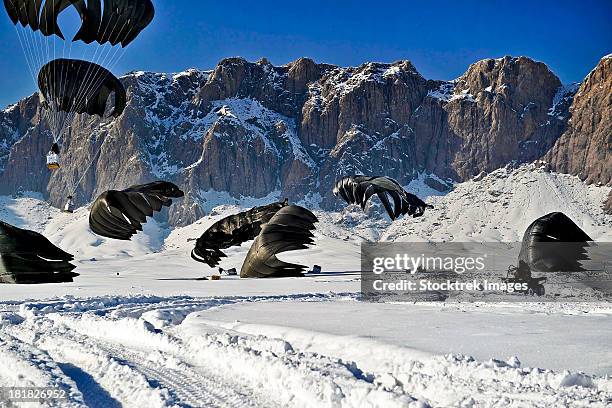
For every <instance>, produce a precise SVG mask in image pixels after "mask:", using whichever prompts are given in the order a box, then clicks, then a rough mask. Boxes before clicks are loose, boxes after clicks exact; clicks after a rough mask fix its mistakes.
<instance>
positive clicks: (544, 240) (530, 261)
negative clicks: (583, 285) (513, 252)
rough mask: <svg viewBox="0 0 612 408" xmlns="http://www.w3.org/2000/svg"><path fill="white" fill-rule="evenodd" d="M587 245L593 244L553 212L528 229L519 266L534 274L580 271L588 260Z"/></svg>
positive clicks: (586, 236)
mask: <svg viewBox="0 0 612 408" xmlns="http://www.w3.org/2000/svg"><path fill="white" fill-rule="evenodd" d="M589 241H593V240H592V239H591V237H589V236H588V235H587V233H586V232H584V231H583V230H582V229H580V227H579V226H578V225H576V223H574V221H572V220H571V219H570V218H569V217H568V216H567V215H565V214H563V213H561V212H553V213H550V214H547V215H545V216H543V217H540V218H538V219H537V220H535V221H534V222H532V223H531V225H529V227H527V230H526V231H525V234H524V235H523V241H522V244H521V251H520V253H519V263H520V262H524V263H525V264H526V265H527V266H528V267H529V269H530V270H531V271H534V272H576V271H583V270H584V269H583V268H582V266H581V264H580V263H581V261H584V260H587V259H589V255H588V250H587V248H588V247H589V244H588V242H589Z"/></svg>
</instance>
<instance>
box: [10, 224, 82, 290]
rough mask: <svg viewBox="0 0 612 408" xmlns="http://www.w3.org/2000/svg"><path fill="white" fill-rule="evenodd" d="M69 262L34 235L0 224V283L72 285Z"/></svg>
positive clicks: (41, 237) (38, 236) (68, 258)
mask: <svg viewBox="0 0 612 408" xmlns="http://www.w3.org/2000/svg"><path fill="white" fill-rule="evenodd" d="M73 259H74V257H73V256H72V255H70V254H69V253H67V252H64V251H62V250H61V249H59V248H58V247H56V246H55V245H53V244H52V243H51V242H50V241H49V240H48V239H47V238H45V237H44V236H42V235H41V234H39V233H38V232H34V231H28V230H24V229H20V228H17V227H15V226H13V225H10V224H7V223H5V222H2V221H0V283H19V284H32V283H56V282H72V279H73V278H74V277H75V276H79V275H78V274H77V273H74V272H72V271H73V270H74V269H75V268H76V266H74V265H72V264H71V263H70V261H72V260H73Z"/></svg>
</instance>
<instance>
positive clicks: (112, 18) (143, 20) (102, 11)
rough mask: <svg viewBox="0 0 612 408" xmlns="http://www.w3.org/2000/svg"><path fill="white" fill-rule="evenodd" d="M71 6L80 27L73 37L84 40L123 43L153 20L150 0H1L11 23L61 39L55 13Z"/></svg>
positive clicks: (125, 44) (75, 39) (132, 37)
mask: <svg viewBox="0 0 612 408" xmlns="http://www.w3.org/2000/svg"><path fill="white" fill-rule="evenodd" d="M70 6H73V7H74V8H75V9H76V11H77V12H78V13H79V16H80V17H81V28H80V29H79V31H78V33H77V34H76V35H75V37H74V39H73V41H78V40H81V41H83V42H85V43H87V44H89V43H92V42H94V41H95V42H98V43H99V44H105V43H107V42H108V43H110V44H111V45H117V44H119V43H121V45H122V46H123V47H126V46H127V45H128V44H129V43H131V42H132V41H133V40H134V39H135V38H136V37H138V35H139V34H140V33H141V32H142V31H143V30H144V29H145V28H146V27H147V26H148V25H149V24H150V23H151V21H153V17H154V15H155V8H154V7H153V3H152V2H151V0H104V1H103V2H102V1H101V0H87V1H86V0H44V4H43V0H4V8H5V9H6V12H7V13H8V15H9V18H10V19H11V21H12V22H13V24H18V23H19V24H21V25H22V26H23V27H27V26H29V27H30V28H32V30H33V31H38V30H40V32H41V33H42V34H43V35H44V36H47V37H48V36H51V35H57V36H58V37H60V38H61V39H64V34H63V33H62V30H61V29H60V27H59V26H58V22H57V19H58V16H59V15H60V14H61V13H62V12H63V11H64V10H66V9H67V8H68V7H70Z"/></svg>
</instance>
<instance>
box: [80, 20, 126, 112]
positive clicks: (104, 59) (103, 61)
mask: <svg viewBox="0 0 612 408" xmlns="http://www.w3.org/2000/svg"><path fill="white" fill-rule="evenodd" d="M126 26H127V22H125V23H124V24H123V26H122V27H121V30H120V33H122V32H123V31H124V30H125V27H126ZM116 28H117V21H116V22H115V24H114V26H113V27H112V29H111V32H114V31H115V29H116ZM108 29H109V27H106V28H105V31H104V33H102V36H103V37H104V36H105V35H106V32H107V30H108ZM101 48H102V49H103V51H102V52H101V53H100V55H98V56H97V58H96V55H97V50H96V53H95V54H94V58H93V59H92V62H93V63H94V64H96V65H99V66H101V67H103V68H104V67H105V66H106V65H107V64H108V63H110V62H111V61H113V59H114V58H115V57H116V55H117V53H118V52H119V50H120V48H117V49H115V50H113V47H106V50H104V46H103V47H101ZM124 52H125V50H124ZM121 56H123V54H121ZM109 57H110V59H109ZM115 63H116V61H115ZM113 65H114V64H113ZM91 68H92V66H90V67H89V68H88V71H87V72H86V74H85V79H84V81H83V83H82V84H80V85H79V88H78V91H77V95H79V98H77V100H75V101H74V103H73V106H72V108H71V109H73V108H74V105H75V104H76V106H78V104H80V103H82V102H83V98H85V100H86V99H87V98H88V97H89V93H90V91H91V90H95V89H96V88H97V87H99V86H100V85H102V83H103V81H104V80H105V78H99V77H97V76H98V75H97V74H99V72H98V70H97V69H96V68H94V71H95V72H93V73H91V72H90V70H91ZM110 70H111V69H108V71H110ZM83 88H84V89H85V91H83Z"/></svg>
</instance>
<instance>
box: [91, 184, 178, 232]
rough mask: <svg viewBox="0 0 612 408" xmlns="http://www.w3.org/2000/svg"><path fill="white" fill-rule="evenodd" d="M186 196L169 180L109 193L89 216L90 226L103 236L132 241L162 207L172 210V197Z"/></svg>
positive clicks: (100, 197)
mask: <svg viewBox="0 0 612 408" xmlns="http://www.w3.org/2000/svg"><path fill="white" fill-rule="evenodd" d="M184 195H185V194H184V193H183V192H182V191H181V190H180V189H179V188H178V187H177V186H176V185H175V184H172V183H170V182H168V181H155V182H153V183H149V184H143V185H137V186H132V187H129V188H127V189H125V190H122V191H116V190H109V191H105V192H104V193H102V194H100V196H99V197H98V198H97V199H96V201H94V203H93V206H92V208H91V211H90V213H89V226H90V228H91V230H92V231H93V232H95V233H96V234H98V235H102V236H103V237H107V238H113V239H120V240H125V241H127V240H129V239H130V238H132V236H133V235H134V234H136V233H138V231H142V224H143V223H146V222H147V217H151V216H153V212H154V211H161V209H162V207H170V206H171V205H172V198H179V197H183V196H184Z"/></svg>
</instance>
